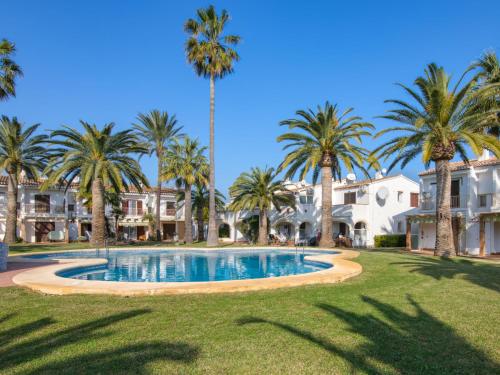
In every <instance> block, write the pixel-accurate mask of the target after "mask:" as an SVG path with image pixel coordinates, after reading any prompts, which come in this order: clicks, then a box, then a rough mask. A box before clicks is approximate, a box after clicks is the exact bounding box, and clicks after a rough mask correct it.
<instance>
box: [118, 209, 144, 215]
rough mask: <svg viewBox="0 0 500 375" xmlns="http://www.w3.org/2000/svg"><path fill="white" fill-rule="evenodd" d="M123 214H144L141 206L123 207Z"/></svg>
mask: <svg viewBox="0 0 500 375" xmlns="http://www.w3.org/2000/svg"><path fill="white" fill-rule="evenodd" d="M123 215H125V216H142V215H144V210H143V209H142V208H134V207H128V208H125V207H124V208H123Z"/></svg>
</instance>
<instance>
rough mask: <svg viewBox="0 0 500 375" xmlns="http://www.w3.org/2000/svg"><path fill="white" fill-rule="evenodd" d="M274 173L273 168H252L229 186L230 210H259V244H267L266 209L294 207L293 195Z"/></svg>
mask: <svg viewBox="0 0 500 375" xmlns="http://www.w3.org/2000/svg"><path fill="white" fill-rule="evenodd" d="M276 175H277V173H276V171H275V170H274V168H265V169H260V168H258V167H257V168H252V169H251V170H250V172H249V173H248V172H244V173H242V174H241V175H240V176H239V177H238V178H237V179H236V181H235V182H234V183H233V185H232V186H231V187H230V188H229V195H230V196H231V199H232V201H231V204H230V205H229V208H230V209H231V210H234V211H239V210H250V211H253V210H256V209H258V210H259V237H258V244H259V245H267V241H268V238H267V235H268V233H267V232H268V229H267V220H268V219H267V218H268V210H270V209H271V208H273V207H275V208H276V209H277V210H278V211H279V210H281V207H282V206H291V207H295V196H294V195H293V193H291V192H290V191H288V189H287V188H286V187H285V184H284V183H283V181H281V180H277V179H276Z"/></svg>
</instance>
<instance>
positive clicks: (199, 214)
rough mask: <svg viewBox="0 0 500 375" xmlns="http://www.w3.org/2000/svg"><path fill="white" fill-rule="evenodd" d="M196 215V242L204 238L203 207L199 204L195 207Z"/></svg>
mask: <svg viewBox="0 0 500 375" xmlns="http://www.w3.org/2000/svg"><path fill="white" fill-rule="evenodd" d="M196 216H197V219H198V242H201V241H203V240H204V238H203V237H204V234H205V233H203V232H204V228H203V226H204V222H203V207H202V206H201V205H199V207H197V208H196Z"/></svg>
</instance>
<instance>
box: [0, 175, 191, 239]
mask: <svg viewBox="0 0 500 375" xmlns="http://www.w3.org/2000/svg"><path fill="white" fill-rule="evenodd" d="M129 190H130V191H129V192H124V193H122V194H123V195H122V210H121V211H122V214H121V215H119V216H118V215H117V216H116V217H115V216H114V214H113V212H112V209H111V207H109V206H107V207H106V217H107V218H108V221H109V223H110V229H111V230H112V231H114V229H115V227H116V226H115V224H116V223H115V219H118V231H119V234H120V235H122V236H123V237H124V238H126V239H129V240H146V239H147V238H148V235H149V234H150V233H149V230H148V229H149V222H148V221H147V220H146V218H144V215H145V214H146V213H153V214H154V211H155V207H156V193H155V190H153V189H145V190H144V191H143V192H139V191H137V190H136V189H134V188H133V187H131V188H130V189H129ZM77 192H78V186H77V185H76V184H74V185H72V186H70V187H69V189H67V191H65V190H64V188H63V187H57V186H54V187H52V188H50V189H47V190H45V191H43V192H42V191H40V183H39V182H36V181H30V180H27V179H24V178H21V179H20V182H19V193H18V202H17V205H18V226H17V228H18V237H19V238H22V239H23V240H24V241H25V242H46V241H48V236H49V233H50V232H56V233H58V234H59V236H58V238H59V239H65V238H66V231H67V233H68V236H69V240H71V241H73V240H76V239H78V238H79V237H88V236H89V234H90V233H91V232H92V224H91V223H92V212H91V209H89V208H87V206H86V205H85V204H84V202H83V201H82V200H79V199H77ZM176 194H177V191H176V190H174V189H168V188H164V189H162V193H161V201H160V206H161V208H160V215H161V228H162V236H163V238H164V239H165V240H168V239H173V237H174V233H175V232H177V233H178V234H179V238H183V236H184V210H183V209H182V208H180V209H176V207H177V205H176ZM6 216H7V177H6V176H0V238H3V236H4V234H5V222H6ZM151 235H153V234H152V233H151Z"/></svg>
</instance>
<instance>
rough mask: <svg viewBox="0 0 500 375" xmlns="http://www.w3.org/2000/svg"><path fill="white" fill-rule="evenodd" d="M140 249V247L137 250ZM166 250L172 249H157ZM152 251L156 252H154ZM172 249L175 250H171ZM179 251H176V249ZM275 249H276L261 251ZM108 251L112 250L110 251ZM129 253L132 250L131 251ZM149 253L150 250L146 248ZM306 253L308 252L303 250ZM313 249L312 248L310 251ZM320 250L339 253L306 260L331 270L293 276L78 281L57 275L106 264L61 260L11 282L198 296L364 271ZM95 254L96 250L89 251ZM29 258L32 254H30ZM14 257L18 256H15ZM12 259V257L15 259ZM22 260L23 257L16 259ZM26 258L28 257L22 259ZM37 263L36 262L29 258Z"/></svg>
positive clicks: (343, 254)
mask: <svg viewBox="0 0 500 375" xmlns="http://www.w3.org/2000/svg"><path fill="white" fill-rule="evenodd" d="M137 249H140V248H137ZM156 249H158V250H168V249H171V248H161V249H160V248H156ZM156 249H155V250H156ZM174 249H175V248H174ZM177 249H179V248H177ZM182 249H183V250H197V251H199V250H204V251H213V250H231V251H232V250H247V251H248V250H249V249H250V248H234V249H230V248H215V249H203V248H182ZM260 249H276V248H260ZM281 249H283V250H294V249H295V248H281ZM110 250H111V249H110ZM130 250H131V249H130ZM148 250H149V249H148ZM306 250H307V249H306ZM310 250H313V249H310ZM314 250H320V251H321V250H322V251H332V250H334V251H338V252H339V254H318V255H309V256H306V258H305V259H306V260H310V261H315V262H322V263H327V264H331V265H333V267H331V268H328V269H325V270H322V271H317V272H311V273H305V274H301V275H293V276H281V277H271V278H262V279H245V280H228V281H207V282H183V283H178V282H151V283H137V282H115V281H95V280H78V279H70V278H64V277H60V276H57V273H58V272H61V271H66V270H69V269H73V268H80V267H88V266H97V265H102V264H106V263H107V260H106V259H100V258H91V259H83V258H80V259H64V260H60V261H59V263H57V264H53V265H49V266H45V267H39V268H35V269H30V270H28V271H25V272H22V273H19V274H17V275H16V276H15V277H14V278H13V282H14V283H15V284H17V285H20V286H23V287H26V288H29V289H31V290H35V291H38V292H42V293H46V294H54V295H67V294H105V295H117V296H147V295H172V294H197V293H234V292H246V291H257V290H268V289H277V288H285V287H294V286H301V285H311V284H327V283H338V282H342V281H344V280H346V279H348V278H351V277H354V276H357V275H359V274H360V273H361V272H362V271H363V268H362V267H361V265H360V264H359V263H356V262H352V261H350V260H349V259H353V258H356V257H357V256H358V255H359V253H358V252H357V251H353V250H339V249H317V248H315V249H314ZM90 251H95V250H90ZM299 251H301V250H299ZM30 255H31V254H30ZM14 257H16V258H17V256H14ZM14 257H13V258H14ZM19 258H22V257H19ZM22 259H23V260H24V259H29V258H22ZM31 260H33V261H36V260H37V259H31Z"/></svg>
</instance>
